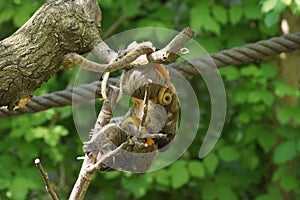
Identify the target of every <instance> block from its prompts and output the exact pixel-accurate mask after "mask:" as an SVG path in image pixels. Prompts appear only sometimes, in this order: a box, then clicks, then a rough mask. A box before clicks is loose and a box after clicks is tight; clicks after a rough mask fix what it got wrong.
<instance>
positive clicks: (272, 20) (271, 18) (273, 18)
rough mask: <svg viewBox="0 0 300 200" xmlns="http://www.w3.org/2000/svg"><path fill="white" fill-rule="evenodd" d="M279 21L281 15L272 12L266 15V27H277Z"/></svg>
mask: <svg viewBox="0 0 300 200" xmlns="http://www.w3.org/2000/svg"><path fill="white" fill-rule="evenodd" d="M279 19H280V14H279V13H277V12H270V13H267V14H266V18H265V20H264V22H265V24H266V26H267V27H268V28H270V27H272V26H275V25H276V24H277V23H278V22H279Z"/></svg>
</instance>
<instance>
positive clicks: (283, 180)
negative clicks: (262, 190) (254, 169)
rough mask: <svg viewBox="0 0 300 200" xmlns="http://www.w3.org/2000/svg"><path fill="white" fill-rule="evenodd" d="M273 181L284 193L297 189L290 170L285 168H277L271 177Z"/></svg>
mask: <svg viewBox="0 0 300 200" xmlns="http://www.w3.org/2000/svg"><path fill="white" fill-rule="evenodd" d="M272 180H273V181H276V182H279V183H280V186H281V187H282V188H283V189H284V190H285V191H290V190H292V189H294V188H296V187H297V185H298V181H297V178H296V177H295V175H294V174H293V173H292V171H291V170H289V169H287V168H286V167H285V166H282V167H279V168H278V169H277V170H276V172H275V173H274V175H273V177H272Z"/></svg>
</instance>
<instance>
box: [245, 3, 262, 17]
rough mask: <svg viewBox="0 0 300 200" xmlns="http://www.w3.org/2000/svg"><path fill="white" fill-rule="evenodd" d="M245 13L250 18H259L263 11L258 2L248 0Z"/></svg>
mask: <svg viewBox="0 0 300 200" xmlns="http://www.w3.org/2000/svg"><path fill="white" fill-rule="evenodd" d="M244 15H245V18H246V19H248V20H258V19H261V18H262V12H261V11H260V9H259V8H258V5H257V3H256V2H250V1H249V2H248V3H247V4H245V6H244Z"/></svg>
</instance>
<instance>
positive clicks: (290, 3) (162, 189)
mask: <svg viewBox="0 0 300 200" xmlns="http://www.w3.org/2000/svg"><path fill="white" fill-rule="evenodd" d="M43 2H44V1H39V0H2V1H0V39H3V38H5V37H7V36H9V35H10V34H12V33H13V32H14V31H15V30H17V29H18V28H19V27H20V26H22V25H23V24H24V23H25V22H26V21H27V20H28V19H29V18H30V16H31V15H32V14H33V13H34V12H35V11H36V10H37V9H38V8H39V7H40V6H41V5H42V4H43ZM99 3H100V6H101V8H102V12H103V21H102V27H103V28H102V31H103V38H105V37H108V36H110V35H113V34H116V33H119V32H122V31H124V30H129V29H132V28H137V27H148V26H154V27H165V28H169V29H173V30H178V31H180V30H181V29H182V28H184V27H186V26H191V27H192V28H193V29H194V30H196V33H197V37H196V38H195V39H196V40H197V41H198V42H199V43H200V44H201V45H202V46H204V47H205V49H206V50H207V51H208V52H209V53H211V52H218V51H219V50H222V49H228V48H232V47H235V46H240V45H243V44H246V43H250V42H256V41H259V40H262V39H267V38H270V37H273V36H277V35H282V34H284V33H288V32H297V31H300V25H299V24H300V18H299V14H300V1H299V0H249V1H248V0H247V1H246V0H185V1H180V0H161V1H157V0H154V1H153V0H152V1H150V0H141V1H138V0H125V1H124V0H101V1H100V0H99ZM116 22H118V23H117V26H115V28H112V27H113V25H114V24H115V23H116ZM220 73H221V74H222V77H223V79H224V83H225V86H226V94H227V101H228V106H227V116H226V122H225V127H224V130H223V132H222V135H221V138H220V140H219V141H218V143H217V145H216V146H215V147H214V149H213V151H212V152H211V153H210V154H209V155H208V156H207V157H205V158H204V159H199V158H198V152H199V148H200V146H201V144H202V140H203V137H204V136H203V135H204V134H205V133H206V130H207V128H208V124H209V120H210V106H211V104H210V100H209V98H208V97H209V94H208V91H207V88H206V86H205V83H204V81H203V80H202V78H201V76H195V77H193V78H191V79H190V82H191V84H192V85H193V87H194V89H195V92H196V93H197V96H198V97H199V105H200V109H201V122H200V124H199V126H200V128H199V131H198V134H197V136H196V138H195V140H194V142H193V144H192V145H191V146H190V148H189V149H188V151H187V152H186V153H185V154H184V155H183V156H182V157H181V158H180V159H178V160H177V161H176V162H174V163H173V164H172V165H170V166H168V167H166V168H164V169H161V170H158V171H155V172H151V173H146V174H139V175H136V174H130V173H124V172H112V173H106V174H100V173H96V176H95V177H94V179H93V181H92V184H91V185H90V188H89V190H88V194H87V197H86V199H108V200H109V199H120V198H122V199H197V200H198V199H203V200H215V199H220V200H227V199H228V200H235V199H243V200H248V199H249V200H250V199H251V200H252V199H255V200H293V199H300V170H299V164H300V163H299V159H298V158H299V154H300V129H299V125H300V106H299V103H298V102H299V97H300V93H299V84H298V82H299V52H295V53H290V54H281V55H280V56H275V57H271V58H266V59H264V60H263V61H259V62H255V63H247V64H243V65H239V66H230V67H226V68H224V69H222V70H220ZM75 75H76V70H74V71H73V72H66V71H64V70H60V71H59V72H58V73H57V74H56V75H55V77H53V78H52V79H51V80H49V81H48V82H47V83H45V84H43V86H42V87H41V88H40V89H39V90H38V91H36V93H35V95H41V94H46V93H51V92H54V91H57V90H62V89H65V88H66V87H67V86H68V85H69V83H70V82H72V81H73V80H74V78H75ZM182 103H184V102H182ZM0 133H1V134H0V199H16V200H23V199H49V197H48V194H47V193H46V191H45V186H44V183H43V182H42V178H41V176H40V174H39V172H38V170H37V169H36V167H35V165H34V159H35V158H36V157H40V158H41V159H42V163H43V165H44V168H45V170H46V171H47V172H48V173H49V176H50V179H51V182H52V183H53V186H54V189H55V190H56V191H57V193H58V195H59V196H60V197H61V198H62V199H66V198H67V197H68V195H69V193H70V191H71V188H72V186H73V184H74V182H75V180H76V178H77V175H78V172H79V169H80V166H81V162H79V161H76V159H75V158H76V157H77V156H79V155H82V154H83V153H82V150H81V149H82V142H81V141H80V139H79V137H78V134H77V132H76V130H75V127H74V122H73V118H72V111H71V107H65V108H59V109H50V110H47V111H44V112H40V113H37V114H31V115H30V114H26V115H22V116H17V117H10V118H6V119H0Z"/></svg>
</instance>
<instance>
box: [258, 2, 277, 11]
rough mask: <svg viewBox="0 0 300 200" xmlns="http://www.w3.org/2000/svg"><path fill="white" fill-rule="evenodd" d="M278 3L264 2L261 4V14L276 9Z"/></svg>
mask: <svg viewBox="0 0 300 200" xmlns="http://www.w3.org/2000/svg"><path fill="white" fill-rule="evenodd" d="M277 3H278V0H266V1H264V2H263V5H262V8H261V10H262V12H265V13H266V12H269V11H271V10H272V9H274V8H275V7H276V4H277Z"/></svg>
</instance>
